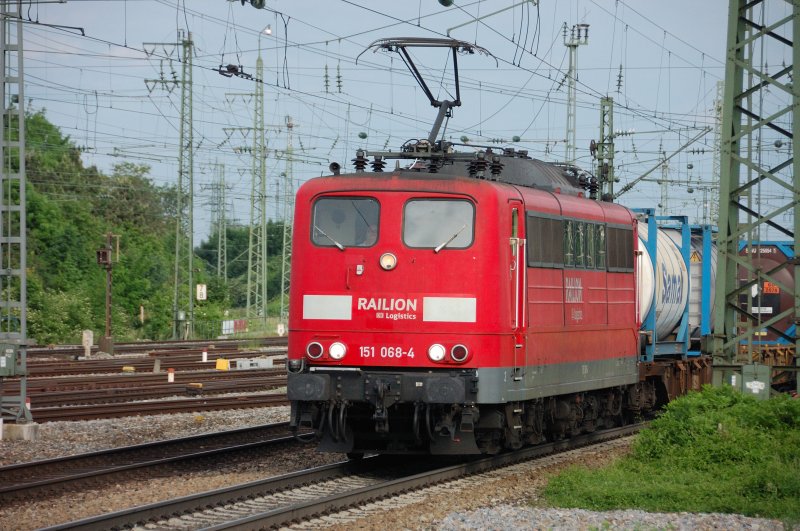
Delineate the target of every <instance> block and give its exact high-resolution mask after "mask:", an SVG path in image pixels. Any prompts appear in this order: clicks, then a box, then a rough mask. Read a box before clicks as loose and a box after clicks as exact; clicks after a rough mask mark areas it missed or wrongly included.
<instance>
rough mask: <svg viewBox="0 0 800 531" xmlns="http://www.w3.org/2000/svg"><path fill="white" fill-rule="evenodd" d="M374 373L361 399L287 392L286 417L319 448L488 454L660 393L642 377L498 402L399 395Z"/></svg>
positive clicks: (569, 430)
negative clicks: (309, 397)
mask: <svg viewBox="0 0 800 531" xmlns="http://www.w3.org/2000/svg"><path fill="white" fill-rule="evenodd" d="M394 377H395V376H392V378H394ZM376 380H377V381H376ZM380 381H381V380H380V378H378V379H375V378H373V379H372V385H373V389H372V390H371V391H370V390H368V392H366V393H364V395H365V397H366V398H367V400H364V399H362V400H358V399H347V398H338V399H337V398H333V399H330V400H324V401H294V400H293V401H292V416H291V418H292V420H291V424H292V426H293V427H294V428H311V429H313V430H314V432H315V434H316V436H317V437H318V439H319V450H320V451H324V452H342V453H347V454H348V455H351V456H354V455H355V456H358V455H363V454H364V453H370V452H377V453H396V454H413V453H419V454H440V455H441V454H459V455H461V454H495V453H498V452H500V451H502V450H504V449H518V448H520V447H522V446H525V445H531V444H537V443H541V442H545V441H553V440H560V439H564V438H569V437H572V436H575V435H578V434H580V433H588V432H593V431H595V430H598V429H603V428H611V427H614V426H619V425H623V424H626V423H629V422H631V421H632V420H633V419H635V418H637V417H639V416H643V415H646V414H647V413H648V412H652V411H654V410H655V408H656V407H658V406H660V405H661V400H659V397H660V396H663V393H662V392H661V391H660V390H659V389H658V388H659V386H660V380H659V379H657V378H649V379H645V380H643V381H641V382H639V383H638V384H635V385H626V386H618V387H614V388H608V389H601V390H594V391H587V392H581V393H572V394H567V395H559V396H553V397H543V398H537V399H534V400H527V401H518V402H508V403H504V404H477V403H475V402H465V403H444V404H437V403H426V402H425V401H424V400H422V399H420V400H414V401H404V400H402V399H400V396H399V394H392V393H391V387H389V386H386V387H384V386H383V385H382V384H380V383H379V382H380ZM387 387H388V388H387ZM362 389H363V388H362ZM372 391H374V392H372ZM353 398H355V397H353Z"/></svg>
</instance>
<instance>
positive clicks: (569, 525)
mask: <svg viewBox="0 0 800 531" xmlns="http://www.w3.org/2000/svg"><path fill="white" fill-rule="evenodd" d="M287 417H288V408H286V407H276V408H260V409H248V410H233V411H214V412H208V413H204V414H202V415H195V414H176V415H158V416H152V417H130V418H122V419H108V420H95V421H86V422H53V423H45V424H42V425H41V426H40V431H39V435H40V436H39V440H37V441H35V442H25V441H0V464H2V465H7V464H12V463H19V462H24V461H30V460H36V459H46V458H51V457H59V456H62V455H70V454H74V453H81V452H88V451H92V450H100V449H105V448H113V447H118V446H124V445H131V444H140V443H144V442H150V441H155V440H160V439H168V438H173V437H180V436H187V435H194V434H200V433H205V432H214V431H221V430H225V429H233V428H240V427H246V426H254V425H259V424H265V423H270V422H280V421H283V420H286V419H287ZM630 441H631V439H630V438H628V439H622V440H619V441H615V442H612V443H607V444H606V446H604V447H602V448H597V449H584V450H574V451H572V452H567V453H564V454H558V455H554V456H550V457H547V458H545V459H543V460H539V461H535V462H531V463H522V464H519V465H515V466H513V467H508V468H506V469H502V470H498V471H492V472H488V473H485V474H479V475H476V476H472V477H470V478H465V479H462V480H458V481H455V482H450V483H447V484H443V485H437V486H434V487H430V488H428V489H425V490H423V491H418V492H413V493H408V494H404V495H402V496H399V497H395V498H391V499H389V500H383V501H380V502H376V503H373V504H371V505H370V506H369V507H367V508H361V509H353V510H350V511H346V512H344V513H340V514H335V515H331V516H328V517H325V518H321V519H317V520H313V521H311V522H305V523H303V524H300V525H297V526H294V527H295V528H298V529H300V528H302V529H308V528H312V529H316V528H322V527H326V528H334V529H336V530H337V531H343V530H350V529H370V530H376V531H377V530H380V531H384V530H386V529H414V530H448V531H450V530H466V529H492V530H506V529H507V530H512V529H514V530H516V529H553V530H572V529H580V530H589V529H595V530H603V529H631V530H633V529H636V530H649V529H671V530H698V531H699V530H703V531H705V530H722V529H725V530H728V529H730V530H739V529H741V530H778V529H783V526H782V524H781V523H780V522H778V521H774V520H760V519H752V518H745V517H743V516H739V515H718V514H708V515H695V514H687V513H680V514H654V513H645V512H643V511H635V510H628V511H613V512H591V511H582V510H577V509H551V508H545V507H540V506H541V505H542V500H541V499H540V495H541V491H542V488H543V487H544V485H545V484H546V483H547V479H548V478H549V477H551V476H552V475H554V474H556V473H558V472H559V471H560V470H562V469H563V468H564V467H566V466H569V465H571V464H580V465H584V466H587V467H596V466H602V465H604V464H607V463H609V462H611V461H612V460H614V459H617V458H618V457H619V456H621V455H624V454H625V453H626V452H627V451H628V448H629V445H630ZM341 459H343V456H341V455H338V454H330V455H323V454H317V453H316V452H314V451H313V449H312V448H308V449H304V450H302V451H301V452H298V453H295V454H292V455H286V456H285V457H283V456H282V458H281V459H280V460H262V461H254V462H249V463H247V464H245V465H242V464H227V463H220V464H219V465H218V466H217V467H215V468H214V469H211V470H205V471H201V472H187V473H185V474H181V475H180V476H179V477H175V476H173V475H169V474H170V473H167V474H166V476H165V477H163V478H153V479H148V480H141V479H138V480H137V479H131V480H129V481H123V482H120V483H119V484H117V485H114V486H112V487H107V488H104V489H103V490H102V491H97V490H83V491H79V492H74V493H72V494H70V495H69V496H64V497H54V498H46V499H42V500H30V501H28V502H25V503H18V504H13V505H9V506H5V507H2V508H0V529H15V530H17V529H19V530H27V529H37V528H40V527H44V526H49V525H55V524H60V523H65V522H69V521H72V520H76V519H79V518H85V517H88V516H92V515H96V514H102V513H105V512H110V511H115V510H119V509H124V508H127V507H131V506H133V505H140V504H144V503H152V502H155V501H158V500H161V499H166V498H168V497H177V496H183V495H187V494H191V493H195V492H202V491H206V490H210V489H215V488H220V487H224V486H228V485H234V484H238V483H242V482H246V481H252V480H255V479H260V478H263V477H267V476H272V475H277V474H281V473H286V472H290V471H293V470H300V469H303V468H308V467H312V466H318V465H321V464H325V463H329V462H334V461H338V460H341ZM267 461H268V462H267Z"/></svg>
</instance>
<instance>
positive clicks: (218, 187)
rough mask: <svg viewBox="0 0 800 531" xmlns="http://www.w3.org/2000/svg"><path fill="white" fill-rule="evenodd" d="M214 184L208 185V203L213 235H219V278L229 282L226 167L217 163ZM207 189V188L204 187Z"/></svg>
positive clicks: (214, 167)
mask: <svg viewBox="0 0 800 531" xmlns="http://www.w3.org/2000/svg"><path fill="white" fill-rule="evenodd" d="M212 168H213V172H214V182H213V183H211V184H210V185H208V187H207V188H208V189H210V190H211V200H210V201H209V203H208V206H209V209H210V211H211V234H214V233H215V232H216V234H217V276H218V277H220V278H222V281H223V282H224V283H226V284H227V282H228V235H227V231H228V214H227V208H228V205H227V201H228V199H227V193H228V187H227V185H226V184H225V165H224V164H220V163H219V162H215V163H214V164H213V165H212ZM204 188H205V187H204Z"/></svg>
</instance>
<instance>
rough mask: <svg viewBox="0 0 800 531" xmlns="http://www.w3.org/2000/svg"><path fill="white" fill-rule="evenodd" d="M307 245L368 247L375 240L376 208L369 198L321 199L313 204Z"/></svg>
mask: <svg viewBox="0 0 800 531" xmlns="http://www.w3.org/2000/svg"><path fill="white" fill-rule="evenodd" d="M312 215H313V218H312V230H311V241H313V242H314V243H315V244H316V245H319V246H322V247H339V248H340V249H343V248H345V247H370V246H372V245H374V244H375V242H376V241H377V239H378V219H379V218H380V205H379V204H378V201H377V200H375V199H373V198H371V197H323V198H320V199H318V200H317V201H316V202H315V203H314V212H313V214H312Z"/></svg>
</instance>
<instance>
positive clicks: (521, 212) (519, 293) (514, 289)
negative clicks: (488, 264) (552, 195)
mask: <svg viewBox="0 0 800 531" xmlns="http://www.w3.org/2000/svg"><path fill="white" fill-rule="evenodd" d="M508 208H509V213H510V221H511V223H510V227H509V229H508V230H509V239H508V240H509V253H510V259H509V282H510V288H511V290H510V293H511V297H510V303H511V308H510V310H511V312H510V314H511V326H512V329H513V336H514V381H521V380H522V379H523V370H524V369H523V368H524V367H525V365H526V363H525V359H526V358H525V330H526V323H525V308H526V307H527V296H526V295H527V289H526V277H527V274H526V272H527V264H526V256H527V253H526V252H525V208H524V205H523V203H522V201H520V200H518V199H512V200H510V201H509V204H508Z"/></svg>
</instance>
